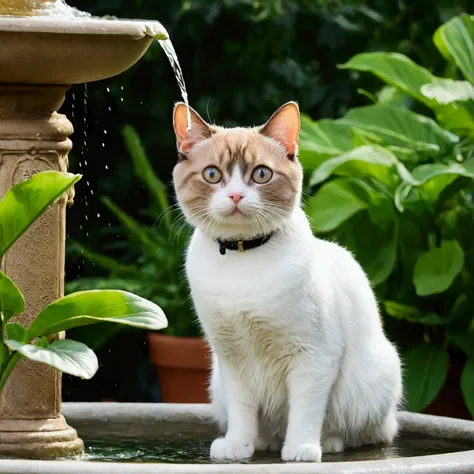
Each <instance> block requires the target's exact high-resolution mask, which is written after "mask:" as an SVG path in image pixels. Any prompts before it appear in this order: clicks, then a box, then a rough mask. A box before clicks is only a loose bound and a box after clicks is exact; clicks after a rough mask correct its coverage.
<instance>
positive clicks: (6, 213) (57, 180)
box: [0, 171, 167, 392]
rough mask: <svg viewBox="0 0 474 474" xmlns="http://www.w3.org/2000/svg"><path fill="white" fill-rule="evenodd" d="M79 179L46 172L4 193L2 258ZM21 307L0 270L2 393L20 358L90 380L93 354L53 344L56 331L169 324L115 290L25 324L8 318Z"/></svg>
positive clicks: (58, 306) (76, 297)
mask: <svg viewBox="0 0 474 474" xmlns="http://www.w3.org/2000/svg"><path fill="white" fill-rule="evenodd" d="M80 178H81V176H80V175H71V174H68V173H60V172H56V171H45V172H42V173H38V174H36V175H34V176H33V177H31V178H29V179H28V180H25V181H22V182H20V183H18V184H16V185H15V186H13V187H12V188H11V189H9V190H8V191H7V193H6V194H5V196H4V197H3V199H2V200H1V201H0V229H1V230H2V233H1V234H0V235H1V237H0V260H1V259H2V257H3V256H4V255H5V252H6V251H7V250H8V249H9V248H10V247H11V246H12V245H13V244H14V243H15V242H16V240H18V239H19V238H20V237H21V236H22V235H23V233H24V232H25V231H26V230H28V228H29V227H30V226H31V225H32V224H33V222H35V220H36V219H38V217H40V216H41V214H43V213H44V212H45V211H46V210H47V209H48V207H49V206H51V205H53V204H54V202H55V201H56V200H57V199H58V198H59V197H60V196H62V195H63V194H64V193H65V192H66V191H67V190H68V189H69V188H70V187H71V186H73V185H74V183H76V182H77V181H78V180H79V179H80ZM24 309H25V300H24V298H23V295H22V294H21V292H20V290H19V289H18V288H17V287H16V285H15V284H14V283H13V281H12V280H11V279H10V278H8V277H7V276H6V275H5V274H4V273H3V272H1V271H0V392H1V391H2V390H3V387H4V386H5V383H6V381H7V379H8V377H9V375H10V374H11V372H12V370H13V368H14V367H15V365H16V363H17V362H18V360H19V359H20V358H21V357H25V358H27V359H30V360H33V361H35V362H40V363H43V364H47V365H50V366H52V367H55V368H56V369H58V370H60V371H62V372H65V373H68V374H71V375H76V376H78V377H82V378H91V377H92V376H93V375H94V374H95V373H96V371H97V369H98V367H99V364H98V361H97V357H96V355H95V354H94V352H93V351H92V350H91V349H89V348H88V347H87V346H86V345H85V344H83V343H81V342H77V341H73V340H69V339H62V340H54V341H52V342H51V341H50V339H51V337H52V336H54V334H56V333H58V332H61V331H64V330H66V329H69V328H72V327H78V326H85V325H90V324H94V323H96V322H98V321H100V322H103V321H107V322H108V323H110V322H113V323H120V324H125V325H130V326H134V327H138V328H144V329H155V330H156V329H162V328H163V327H165V326H166V324H167V321H166V317H165V315H164V313H163V311H162V310H161V308H160V307H159V306H157V305H155V304H154V303H151V302H149V301H146V300H144V299H142V298H140V297H138V296H136V295H133V294H130V293H126V292H123V291H118V290H109V291H89V292H82V293H75V294H72V295H69V296H66V297H64V298H60V299H59V300H57V301H55V302H53V303H51V304H50V305H48V306H47V307H46V308H44V309H43V310H42V311H40V313H39V314H38V315H37V316H36V318H35V319H34V320H33V322H32V323H31V325H30V326H29V327H28V328H25V327H24V326H22V325H21V324H19V323H16V322H13V323H12V322H8V321H9V319H11V318H12V317H14V316H16V315H18V314H20V313H22V312H23V311H24ZM38 338H39V339H38Z"/></svg>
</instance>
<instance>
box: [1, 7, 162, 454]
mask: <svg viewBox="0 0 474 474" xmlns="http://www.w3.org/2000/svg"><path fill="white" fill-rule="evenodd" d="M71 13H76V11H75V10H74V9H72V8H70V7H67V5H65V4H64V3H63V2H62V1H61V0H59V1H56V0H49V1H46V0H0V199H1V198H2V197H3V195H4V194H5V192H6V191H7V190H8V189H9V188H10V187H11V186H13V185H14V184H16V183H18V182H19V181H21V180H23V179H25V178H27V177H29V176H31V175H33V174H35V173H38V172H39V171H44V170H57V171H66V170H67V167H68V152H69V151H70V149H71V141H70V140H69V138H68V137H69V135H71V133H72V132H73V128H72V124H71V122H69V120H68V119H67V117H65V116H64V115H60V114H58V113H57V112H56V111H57V110H58V109H59V107H60V106H61V104H62V103H63V101H64V98H65V93H66V91H67V90H68V88H69V87H70V86H71V85H72V84H78V83H86V82H91V81H97V80H100V79H106V78H108V77H112V76H115V75H117V74H120V73H121V72H123V71H125V70H126V69H128V68H130V67H131V66H132V65H133V64H135V62H136V61H138V59H139V58H140V57H141V56H142V55H143V54H144V53H145V51H146V50H147V48H148V47H149V45H150V43H151V42H152V40H153V37H154V36H155V35H156V34H158V33H160V31H164V30H160V27H161V25H159V23H157V22H135V21H111V20H105V19H104V20H100V19H92V18H88V17H81V18H74V17H71ZM72 198H73V193H70V194H69V197H68V198H67V197H64V198H63V199H61V200H59V202H58V203H57V204H55V205H54V206H53V207H52V208H51V209H50V210H49V211H48V212H46V213H45V214H44V215H43V216H42V217H41V218H40V219H39V220H38V221H37V222H36V223H35V224H34V225H33V226H32V227H31V229H30V230H29V231H28V232H27V233H26V234H25V235H24V236H23V237H22V238H21V239H20V240H19V241H18V243H17V244H16V245H15V246H13V247H12V248H11V249H10V251H9V252H8V253H7V254H6V256H5V258H4V260H3V262H1V265H2V270H3V271H4V272H5V273H6V274H8V275H9V276H10V277H11V278H12V279H13V280H14V281H15V283H16V284H17V285H18V287H19V288H20V289H21V291H22V293H23V295H24V296H25V299H26V304H27V310H26V311H25V313H24V314H22V315H21V316H20V317H19V318H17V321H19V322H20V323H23V324H25V325H28V324H29V323H30V322H31V321H32V319H33V316H34V315H35V314H37V313H38V312H39V311H40V310H41V309H42V308H43V307H44V306H46V305H47V304H49V303H51V302H52V301H54V300H56V299H57V298H59V297H61V296H62V295H63V286H64V247H65V224H66V216H65V213H66V204H67V200H68V199H69V200H72ZM59 337H61V335H59ZM83 449H84V445H83V442H82V440H81V439H79V438H78V436H77V433H76V431H75V430H74V429H73V428H71V427H69V426H68V425H67V423H66V421H65V419H64V417H63V416H62V415H61V374H60V373H59V372H58V371H56V370H54V369H52V368H50V367H48V366H46V365H40V364H35V363H32V362H29V361H26V360H22V361H21V362H20V363H19V364H18V366H17V368H16V369H15V370H14V373H13V374H12V376H11V377H10V379H9V381H8V384H7V386H6V387H5V390H4V391H3V393H2V394H1V395H0V454H4V455H13V456H18V457H29V458H54V457H58V456H65V455H73V454H77V453H80V452H82V451H83Z"/></svg>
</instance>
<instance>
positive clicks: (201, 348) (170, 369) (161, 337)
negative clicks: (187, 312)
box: [148, 332, 211, 403]
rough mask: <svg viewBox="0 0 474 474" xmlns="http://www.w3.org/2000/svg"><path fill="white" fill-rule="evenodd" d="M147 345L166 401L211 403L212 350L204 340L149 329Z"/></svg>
mask: <svg viewBox="0 0 474 474" xmlns="http://www.w3.org/2000/svg"><path fill="white" fill-rule="evenodd" d="M148 347H149V353H150V359H151V361H152V363H153V365H154V366H155V370H156V375H157V377H158V381H159V383H160V388H161V395H162V397H163V401H164V402H165V403H209V396H208V386H209V377H210V374H211V352H210V350H209V347H208V346H207V344H206V342H205V341H204V340H203V339H201V338H199V337H175V336H167V335H165V334H160V333H158V332H150V333H148Z"/></svg>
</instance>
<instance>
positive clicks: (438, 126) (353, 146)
mask: <svg viewBox="0 0 474 474" xmlns="http://www.w3.org/2000/svg"><path fill="white" fill-rule="evenodd" d="M473 33H474V29H473V23H472V19H471V17H469V16H468V15H460V16H458V17H455V18H453V19H451V20H449V21H448V22H447V23H445V24H444V25H442V26H441V27H439V28H438V30H437V31H436V33H435V36H434V43H435V44H436V47H437V48H438V49H439V51H440V52H441V53H442V55H443V57H445V58H446V59H448V61H449V62H450V64H448V65H447V67H446V68H445V70H446V72H447V77H437V76H435V75H433V74H432V73H431V72H430V71H429V70H428V69H427V68H425V67H421V66H419V65H418V64H416V63H415V62H414V61H412V60H411V59H409V58H408V57H406V56H404V55H402V54H398V53H388V52H370V53H363V54H359V55H356V56H355V57H353V58H352V59H350V60H349V61H348V62H347V63H346V64H344V65H343V66H342V68H344V69H351V70H356V71H364V72H369V73H371V74H372V75H374V76H376V77H378V78H379V79H382V80H383V81H384V82H385V83H386V85H385V87H384V88H383V89H381V91H379V92H378V93H370V92H365V88H364V95H365V96H366V97H368V98H369V99H370V100H371V102H373V103H372V104H371V105H368V106H362V107H356V108H353V109H350V110H348V111H347V113H346V114H345V115H344V116H343V117H342V118H341V119H338V120H324V121H314V122H313V121H311V120H310V119H309V118H308V117H304V118H303V120H302V133H301V138H302V139H301V142H300V148H301V156H302V162H303V165H304V167H305V169H306V172H307V174H308V172H309V176H308V178H307V190H306V191H307V193H308V194H310V195H311V197H310V198H309V199H308V200H307V203H306V210H307V213H308V215H309V217H310V219H311V222H312V225H313V229H314V231H315V233H317V234H322V235H323V236H324V237H329V238H332V239H335V240H337V241H338V242H340V243H341V244H343V245H345V246H346V247H348V248H349V249H350V250H351V251H352V252H354V254H355V255H356V257H357V259H358V260H359V262H360V263H361V265H362V266H363V267H364V269H365V270H366V272H367V274H368V276H369V278H370V280H371V282H372V284H373V285H374V286H375V289H376V293H377V296H378V299H379V300H380V301H381V302H382V304H381V309H382V312H383V314H384V319H385V321H386V328H387V331H388V332H389V333H390V336H391V337H392V339H394V340H396V341H398V343H399V345H400V346H401V348H402V351H403V354H404V366H405V383H406V390H407V402H408V406H409V408H410V409H411V410H415V411H421V410H423V409H424V408H426V406H427V405H428V404H429V403H430V402H431V401H432V400H433V399H434V398H435V397H436V395H437V394H438V392H439V390H440V389H441V387H442V386H443V384H444V383H445V380H446V376H447V371H448V366H449V361H450V357H453V358H455V359H456V360H459V359H460V360H465V361H466V365H465V368H464V371H463V376H462V390H463V393H464V397H465V399H466V405H467V406H468V408H469V409H470V411H471V413H473V416H474V412H473V397H474V392H473V390H474V389H473V383H474V381H473V380H474V373H473V367H472V357H473V353H472V351H473V349H472V346H473V344H474V316H473V313H472V308H473V307H474V294H473V293H472V284H473V281H474V247H473V240H472V229H473V228H474V212H473V211H474V204H473V189H474V181H473V180H474V115H473V114H472V113H473V112H474V107H473V101H472V99H473V97H474V88H473V87H472V68H473V67H474V66H473V62H472V57H473V48H474V46H473V45H474V40H473V38H474V35H473ZM468 58H469V60H467V59H468ZM453 65H455V66H456V67H457V68H458V71H457V72H456V71H454V74H453ZM461 74H462V75H464V77H465V79H466V80H465V81H462V80H459V79H458V77H459V76H460V75H461ZM395 91H397V93H398V96H397V94H395ZM405 95H408V96H410V97H411V98H412V99H415V102H413V101H412V102H410V101H408V102H407V101H405V100H400V98H402V97H403V96H405ZM412 109H415V110H416V112H415V111H414V110H412ZM339 136H340V138H339ZM469 397H470V398H469Z"/></svg>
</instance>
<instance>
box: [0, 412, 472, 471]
mask: <svg viewBox="0 0 474 474" xmlns="http://www.w3.org/2000/svg"><path fill="white" fill-rule="evenodd" d="M64 413H65V415H66V417H67V418H68V421H69V422H72V423H73V424H74V425H75V426H76V427H77V428H78V431H79V433H80V434H81V436H84V437H90V438H91V439H96V440H97V439H98V440H100V439H105V440H107V439H110V437H111V436H112V437H114V438H122V439H124V438H126V437H128V436H129V431H132V434H133V436H134V437H135V439H143V440H148V441H150V440H155V442H158V440H159V439H161V440H169V439H172V440H173V439H181V438H182V437H183V433H184V434H185V436H193V437H194V438H200V437H206V438H208V437H209V436H210V435H214V434H215V427H214V426H213V423H212V418H211V410H210V406H209V405H205V404H202V405H187V404H176V405H174V404H146V403H65V404H64ZM398 418H399V420H400V422H401V426H402V430H403V432H405V433H417V434H419V435H422V436H423V435H425V436H435V437H449V438H453V439H464V440H472V442H473V449H474V422H472V421H464V420H456V419H451V418H443V417H436V416H429V415H419V414H413V413H406V412H402V413H399V415H398ZM120 430H121V434H122V436H120ZM153 432H154V435H153ZM118 470H121V471H122V472H127V473H131V474H132V473H137V474H138V473H140V474H151V473H170V474H172V473H176V474H227V473H242V474H244V473H245V474H253V473H255V474H257V473H258V474H322V473H326V474H341V473H344V474H356V473H357V474H362V473H364V474H389V473H390V474H402V473H403V474H409V473H410V474H411V473H413V474H415V473H416V474H435V473H438V474H441V473H444V474H472V473H473V472H474V450H473V451H464V452H459V453H450V454H439V455H431V456H417V457H411V458H399V459H387V460H377V461H358V462H332V463H321V464H312V463H297V464H295V463H287V464H157V463H151V464H147V463H137V464H133V463H127V464H118V463H111V462H81V461H80V460H78V461H74V462H72V461H64V462H60V463H58V462H50V461H43V462H41V461H2V460H0V472H2V473H34V474H59V473H61V474H64V473H77V474H101V473H111V474H112V473H115V472H117V471H118Z"/></svg>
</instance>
